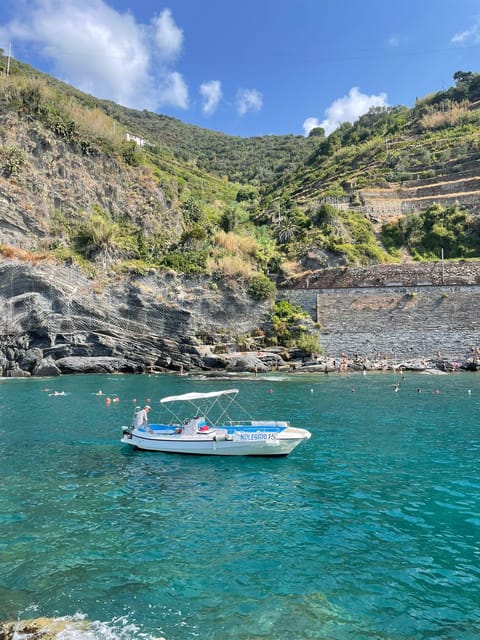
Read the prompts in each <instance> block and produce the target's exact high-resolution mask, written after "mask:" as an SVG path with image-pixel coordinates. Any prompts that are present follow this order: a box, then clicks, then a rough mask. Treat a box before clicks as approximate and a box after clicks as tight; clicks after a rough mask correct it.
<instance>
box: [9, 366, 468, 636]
mask: <svg viewBox="0 0 480 640" xmlns="http://www.w3.org/2000/svg"><path fill="white" fill-rule="evenodd" d="M396 382H400V383H401V384H400V388H399V390H398V392H395V391H394V384H395V383H396ZM231 387H238V388H239V389H240V400H241V401H242V403H243V404H246V405H247V406H248V408H249V410H250V412H251V413H253V414H254V415H255V416H257V417H264V418H265V417H271V418H278V419H287V420H290V421H291V422H292V423H293V424H295V425H296V426H301V427H306V428H308V429H310V430H311V431H312V434H313V435H312V438H311V439H310V440H309V441H308V442H307V443H304V444H302V445H300V447H298V448H297V449H296V450H295V451H294V452H293V453H292V454H291V455H290V456H288V457H287V458H279V459H274V458H263V459H262V458H216V457H212V458H211V457H190V456H177V455H166V454H159V453H146V452H136V451H132V450H131V449H130V448H128V447H126V446H125V445H122V444H120V442H119V439H120V436H121V425H122V424H129V422H130V420H131V415H132V409H133V406H134V405H135V404H136V403H137V402H141V403H143V402H145V400H147V398H148V399H149V402H150V404H151V405H152V407H153V410H152V413H151V419H152V420H154V418H155V413H156V408H157V407H158V406H159V404H158V400H159V399H160V398H161V397H163V396H165V395H170V394H177V393H184V392H186V391H191V390H198V391H207V390H214V389H220V388H231ZM45 388H50V389H51V391H50V393H51V392H52V391H53V390H54V389H57V390H59V391H60V390H63V391H65V392H66V395H65V396H59V397H53V396H49V392H48V391H45ZM419 388H420V389H421V391H422V393H419V392H418V389H419ZM98 389H102V390H103V392H104V394H105V395H106V396H109V397H111V398H113V397H114V395H115V394H116V395H117V396H118V398H119V402H112V403H110V405H107V404H106V402H105V397H99V396H96V395H95V392H96V391H97V390H98ZM436 391H438V393H436ZM469 391H470V393H469ZM134 399H135V401H136V402H134ZM0 445H1V454H0V455H1V458H0V460H1V469H0V478H1V493H0V559H1V561H0V617H1V618H8V619H11V618H14V619H15V618H31V617H38V616H52V617H59V616H75V615H76V614H81V615H83V616H86V617H87V618H88V620H90V621H92V623H93V627H92V629H91V630H90V631H89V632H88V634H86V633H82V632H80V631H78V632H75V633H73V634H72V635H69V636H68V638H69V639H70V638H88V640H90V639H100V638H102V639H103V638H105V639H106V638H108V639H110V640H112V639H120V638H121V639H122V640H123V639H131V638H145V639H149V638H158V637H164V638H166V640H190V639H194V638H200V639H209V640H230V639H231V640H254V639H255V640H258V639H261V638H262V639H263V638H264V639H269V640H273V639H278V640H307V639H315V640H316V639H328V640H347V639H348V640H354V639H355V640H362V639H367V638H368V639H369V640H372V639H374V640H377V639H387V638H388V639H394V640H406V639H424V638H425V639H427V638H428V639H436V638H439V639H440V638H441V639H451V640H473V639H478V638H479V637H480V462H479V456H480V376H479V375H477V374H473V373H472V374H462V373H457V374H453V375H450V376H427V375H421V374H405V376H404V379H403V380H402V379H401V378H400V377H399V376H396V375H394V374H368V375H366V376H362V375H354V376H349V377H339V376H333V375H330V376H325V375H316V376H313V375H312V376H291V377H282V376H272V377H269V378H267V379H262V378H260V377H258V378H252V379H250V380H195V379H194V378H191V377H172V376H158V377H155V376H153V377H148V376H72V377H63V378H61V379H42V380H1V382H0Z"/></svg>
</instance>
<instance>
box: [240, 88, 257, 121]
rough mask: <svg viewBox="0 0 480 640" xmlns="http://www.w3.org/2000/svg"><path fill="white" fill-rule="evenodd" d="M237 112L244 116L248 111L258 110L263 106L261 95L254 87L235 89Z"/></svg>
mask: <svg viewBox="0 0 480 640" xmlns="http://www.w3.org/2000/svg"><path fill="white" fill-rule="evenodd" d="M236 105H237V112H238V113H239V114H240V115H241V116H244V115H245V114H246V113H249V112H256V111H260V110H261V108H262V107H263V96H262V94H261V93H260V91H257V90H256V89H239V90H238V91H237V99H236Z"/></svg>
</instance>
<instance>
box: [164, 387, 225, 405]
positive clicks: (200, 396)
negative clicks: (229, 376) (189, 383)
mask: <svg viewBox="0 0 480 640" xmlns="http://www.w3.org/2000/svg"><path fill="white" fill-rule="evenodd" d="M237 393H238V389H224V390H223V391H208V392H206V393H196V392H191V393H184V394H182V395H180V396H167V397H166V398H162V399H161V400H160V402H161V403H165V402H191V401H192V400H204V399H206V398H218V397H219V396H227V395H232V396H233V395H236V394H237Z"/></svg>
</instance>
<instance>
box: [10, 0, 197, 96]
mask: <svg viewBox="0 0 480 640" xmlns="http://www.w3.org/2000/svg"><path fill="white" fill-rule="evenodd" d="M26 4H27V3H19V4H18V13H17V17H16V19H15V20H12V21H11V22H9V23H7V24H4V25H2V26H0V41H3V42H8V41H13V42H14V44H15V43H17V44H18V43H20V44H22V45H25V46H27V47H30V48H35V49H36V51H37V53H39V54H41V55H42V56H43V57H45V58H47V59H48V60H50V61H51V62H52V63H53V65H54V70H53V71H54V73H55V74H56V75H57V76H58V77H60V78H62V79H63V80H65V81H67V82H69V83H71V84H73V85H74V86H76V87H78V88H79V89H82V90H83V91H86V92H89V93H92V94H94V95H95V96H98V97H100V98H108V99H110V100H114V101H115V102H118V103H120V104H123V105H125V106H129V107H135V108H140V109H144V108H147V109H156V108H158V107H161V106H164V105H169V106H174V107H179V108H182V109H185V108H187V107H188V88H187V85H186V83H185V81H184V80H183V78H182V76H181V74H180V73H178V72H177V71H175V68H174V65H173V63H174V61H175V60H176V59H177V58H178V56H179V55H180V53H181V51H182V45H183V33H182V31H181V29H179V27H178V26H177V25H176V24H175V21H174V19H173V16H172V13H171V11H170V10H169V9H164V10H163V11H162V12H161V13H160V14H159V15H158V16H156V17H155V18H153V19H152V20H151V21H150V23H149V24H140V23H138V22H136V20H135V18H134V17H133V15H132V14H131V13H129V12H125V13H120V12H118V11H116V10H115V9H113V8H111V7H110V6H108V5H107V4H106V3H105V2H103V0H33V1H32V2H29V3H28V10H24V11H23V12H22V10H23V9H24V8H25V7H26ZM22 8H23V9H22Z"/></svg>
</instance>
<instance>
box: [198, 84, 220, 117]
mask: <svg viewBox="0 0 480 640" xmlns="http://www.w3.org/2000/svg"><path fill="white" fill-rule="evenodd" d="M200 95H201V96H202V111H203V113H204V114H205V115H207V116H209V115H211V114H212V113H214V112H215V111H216V109H217V107H218V103H219V102H220V100H221V99H222V85H221V83H220V80H210V81H209V82H204V83H203V84H201V85H200Z"/></svg>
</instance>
